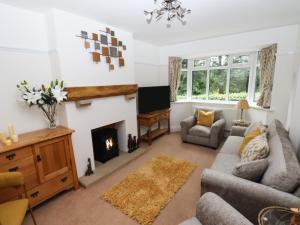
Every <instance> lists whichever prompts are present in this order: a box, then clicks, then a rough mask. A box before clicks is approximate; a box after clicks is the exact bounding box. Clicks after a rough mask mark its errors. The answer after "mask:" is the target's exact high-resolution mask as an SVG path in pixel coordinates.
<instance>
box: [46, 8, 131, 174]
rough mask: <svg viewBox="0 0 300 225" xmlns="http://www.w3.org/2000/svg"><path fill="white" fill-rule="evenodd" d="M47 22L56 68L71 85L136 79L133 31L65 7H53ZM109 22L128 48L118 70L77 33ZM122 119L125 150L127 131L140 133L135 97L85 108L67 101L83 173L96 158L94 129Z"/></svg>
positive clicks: (64, 116)
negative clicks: (94, 53) (98, 58)
mask: <svg viewBox="0 0 300 225" xmlns="http://www.w3.org/2000/svg"><path fill="white" fill-rule="evenodd" d="M47 23H48V24H49V26H50V27H49V29H48V30H49V31H50V30H51V33H49V35H53V36H54V37H53V36H52V37H50V38H49V40H51V41H50V43H49V45H51V46H52V47H53V48H54V49H53V50H51V59H52V60H51V62H52V68H53V70H58V71H59V74H60V78H61V79H63V80H64V81H65V83H66V85H67V86H97V85H115V84H133V83H135V77H134V45H133V37H132V33H130V32H127V31H125V30H122V29H118V28H116V27H111V26H109V25H106V24H102V23H100V22H98V21H94V20H91V19H87V18H85V17H81V16H77V15H75V14H71V13H68V12H64V11H61V10H52V12H51V13H50V14H48V15H47ZM107 26H109V27H111V28H112V30H114V31H115V34H116V37H118V39H119V40H121V41H123V43H124V44H125V45H126V46H127V50H126V51H123V55H124V58H125V67H122V68H119V67H118V64H116V65H115V70H114V71H109V69H108V65H107V64H106V62H105V60H104V58H103V59H102V61H101V63H98V64H96V63H94V62H93V61H92V58H91V57H92V56H91V54H90V53H89V51H88V50H86V49H85V48H84V46H83V43H84V42H83V40H82V39H81V38H78V37H75V36H76V35H78V34H80V31H81V30H85V31H87V32H88V33H89V34H91V33H92V32H97V31H98V30H99V29H101V28H102V29H105V28H106V27H107ZM119 121H125V129H124V131H125V133H124V136H123V138H122V140H119V141H122V143H121V146H126V147H125V148H124V149H121V150H123V151H127V145H126V143H125V142H126V137H127V135H128V134H129V133H131V134H133V135H136V134H137V122H136V102H135V100H131V101H127V100H125V98H124V96H118V97H108V98H101V99H94V100H93V102H92V105H91V106H89V107H85V108H77V107H76V106H75V103H74V102H68V103H66V104H65V107H64V110H63V111H62V112H61V122H62V123H63V124H64V125H66V126H68V127H70V128H72V129H74V130H75V133H74V134H73V145H74V153H75V160H76V166H77V171H78V175H79V176H82V175H84V172H85V170H86V164H87V159H88V158H91V159H93V146H92V138H91V130H92V129H94V128H98V127H101V126H105V125H108V124H111V123H116V122H119ZM92 162H93V160H92ZM93 166H94V165H93Z"/></svg>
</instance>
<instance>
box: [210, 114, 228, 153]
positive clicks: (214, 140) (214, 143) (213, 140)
mask: <svg viewBox="0 0 300 225" xmlns="http://www.w3.org/2000/svg"><path fill="white" fill-rule="evenodd" d="M225 124H226V121H225V119H219V120H217V121H216V122H214V124H213V125H212V127H211V132H210V145H211V147H213V148H217V147H218V146H219V144H220V142H221V140H222V139H223V138H224V129H225Z"/></svg>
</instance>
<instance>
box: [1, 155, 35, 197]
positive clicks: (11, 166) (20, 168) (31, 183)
mask: <svg viewBox="0 0 300 225" xmlns="http://www.w3.org/2000/svg"><path fill="white" fill-rule="evenodd" d="M0 172H21V173H22V174H23V176H24V180H25V185H26V188H27V189H30V188H33V187H35V186H37V185H38V184H39V181H38V178H37V172H36V168H35V165H34V160H33V156H29V157H27V158H24V159H20V160H17V161H15V162H11V163H8V164H5V165H3V166H0ZM0 192H1V191H0ZM1 193H2V192H1Z"/></svg>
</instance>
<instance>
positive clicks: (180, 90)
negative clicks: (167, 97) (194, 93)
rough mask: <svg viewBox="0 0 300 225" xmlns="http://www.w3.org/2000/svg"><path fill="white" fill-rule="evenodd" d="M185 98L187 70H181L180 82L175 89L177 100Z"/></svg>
mask: <svg viewBox="0 0 300 225" xmlns="http://www.w3.org/2000/svg"><path fill="white" fill-rule="evenodd" d="M186 98H187V71H182V72H181V76H180V84H179V88H178V91H177V100H184V99H186Z"/></svg>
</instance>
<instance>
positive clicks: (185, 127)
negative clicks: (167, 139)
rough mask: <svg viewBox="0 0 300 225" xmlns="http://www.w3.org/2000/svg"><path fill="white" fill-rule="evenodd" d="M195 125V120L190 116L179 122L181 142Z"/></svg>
mask: <svg viewBox="0 0 300 225" xmlns="http://www.w3.org/2000/svg"><path fill="white" fill-rule="evenodd" d="M195 124H196V118H195V117H194V116H190V117H188V118H186V119H184V120H182V121H181V122H180V126H181V137H182V140H186V135H187V134H188V131H189V129H191V128H192V127H193V126H194V125H195Z"/></svg>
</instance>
